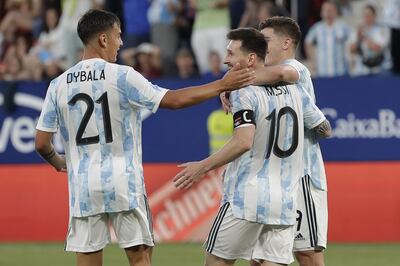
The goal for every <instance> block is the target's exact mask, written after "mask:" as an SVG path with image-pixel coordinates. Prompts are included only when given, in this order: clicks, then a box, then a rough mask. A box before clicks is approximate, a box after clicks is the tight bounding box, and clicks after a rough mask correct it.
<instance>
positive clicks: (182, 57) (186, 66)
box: [175, 48, 198, 79]
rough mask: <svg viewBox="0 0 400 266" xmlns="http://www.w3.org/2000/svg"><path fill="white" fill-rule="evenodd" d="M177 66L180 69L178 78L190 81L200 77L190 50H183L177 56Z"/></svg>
mask: <svg viewBox="0 0 400 266" xmlns="http://www.w3.org/2000/svg"><path fill="white" fill-rule="evenodd" d="M175 64H176V67H177V69H178V73H177V74H178V77H179V78H181V79H189V78H196V77H198V73H197V70H196V65H195V61H194V58H193V55H192V53H191V52H190V50H189V49H187V48H183V49H180V50H179V51H178V53H177V54H176V59H175Z"/></svg>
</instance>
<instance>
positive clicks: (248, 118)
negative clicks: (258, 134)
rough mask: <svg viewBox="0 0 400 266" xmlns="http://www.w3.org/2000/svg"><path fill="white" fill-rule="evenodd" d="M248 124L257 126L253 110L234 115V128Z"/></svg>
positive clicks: (241, 111)
mask: <svg viewBox="0 0 400 266" xmlns="http://www.w3.org/2000/svg"><path fill="white" fill-rule="evenodd" d="M248 124H252V125H256V121H255V118H254V112H253V110H240V111H238V112H236V113H235V114H234V115H233V127H234V128H237V127H239V126H241V125H248Z"/></svg>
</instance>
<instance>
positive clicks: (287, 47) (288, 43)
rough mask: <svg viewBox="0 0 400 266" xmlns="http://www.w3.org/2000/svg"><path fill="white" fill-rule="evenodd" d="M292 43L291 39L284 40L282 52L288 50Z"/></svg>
mask: <svg viewBox="0 0 400 266" xmlns="http://www.w3.org/2000/svg"><path fill="white" fill-rule="evenodd" d="M292 42H293V41H292V39H290V38H285V39H284V41H283V49H284V50H288V49H289V47H290V45H291V44H292Z"/></svg>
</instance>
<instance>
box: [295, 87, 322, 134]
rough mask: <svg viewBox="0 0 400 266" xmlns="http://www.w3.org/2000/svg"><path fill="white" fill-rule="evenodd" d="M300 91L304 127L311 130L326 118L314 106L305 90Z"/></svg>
mask: <svg viewBox="0 0 400 266" xmlns="http://www.w3.org/2000/svg"><path fill="white" fill-rule="evenodd" d="M300 90H301V97H302V104H303V118H304V127H305V128H307V129H312V128H314V127H316V126H318V125H319V124H321V123H322V122H323V121H324V120H325V119H326V118H325V115H324V114H323V113H322V112H321V110H320V109H319V108H318V107H317V106H316V104H315V103H314V101H313V99H312V98H311V96H310V94H308V92H307V91H306V90H305V89H300Z"/></svg>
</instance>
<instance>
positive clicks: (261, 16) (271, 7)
mask: <svg viewBox="0 0 400 266" xmlns="http://www.w3.org/2000/svg"><path fill="white" fill-rule="evenodd" d="M257 10H258V11H257V18H258V23H257V28H258V24H259V23H260V22H263V21H265V20H266V19H267V18H270V17H274V16H279V15H281V14H280V13H279V9H278V8H277V6H276V5H275V4H274V3H273V2H270V1H265V2H262V3H261V4H260V6H259V7H258V9H257Z"/></svg>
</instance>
